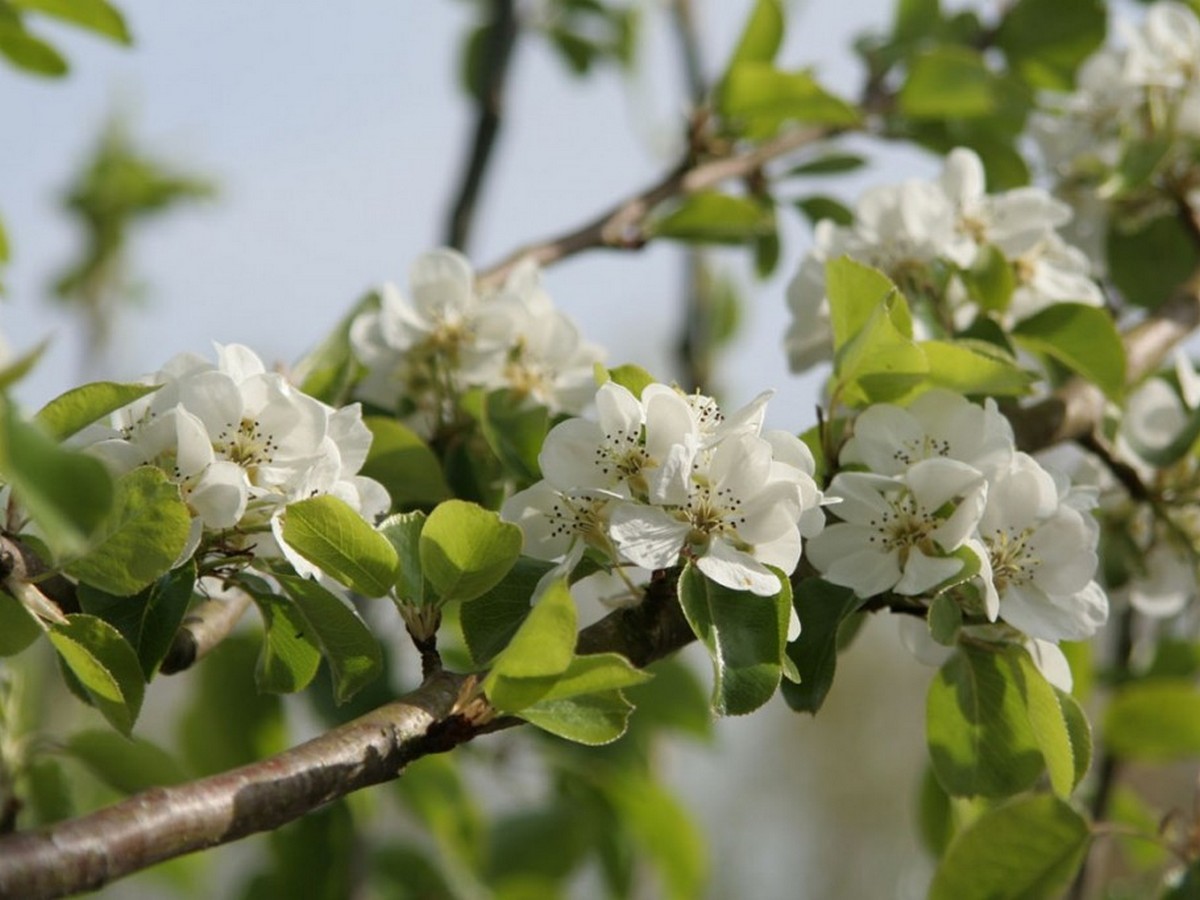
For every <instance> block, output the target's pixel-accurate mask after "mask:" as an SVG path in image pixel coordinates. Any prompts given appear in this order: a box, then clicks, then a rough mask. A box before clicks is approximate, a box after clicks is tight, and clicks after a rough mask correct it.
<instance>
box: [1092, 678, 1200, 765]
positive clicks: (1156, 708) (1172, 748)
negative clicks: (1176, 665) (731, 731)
mask: <svg viewBox="0 0 1200 900" xmlns="http://www.w3.org/2000/svg"><path fill="white" fill-rule="evenodd" d="M1103 734H1104V740H1105V741H1106V742H1107V744H1108V748H1109V750H1111V751H1112V752H1113V753H1115V754H1116V755H1117V756H1120V757H1123V758H1126V759H1144V760H1152V761H1158V762H1167V761H1170V760H1176V759H1186V758H1190V757H1195V756H1200V690H1197V689H1196V686H1195V684H1193V683H1192V681H1191V679H1179V678H1155V679H1151V680H1147V681H1141V682H1135V683H1133V684H1130V685H1126V686H1125V687H1123V688H1121V690H1119V691H1118V692H1117V693H1116V695H1115V696H1114V697H1113V699H1112V702H1111V703H1110V704H1109V705H1108V709H1107V710H1106V712H1105V715H1104V730H1103Z"/></svg>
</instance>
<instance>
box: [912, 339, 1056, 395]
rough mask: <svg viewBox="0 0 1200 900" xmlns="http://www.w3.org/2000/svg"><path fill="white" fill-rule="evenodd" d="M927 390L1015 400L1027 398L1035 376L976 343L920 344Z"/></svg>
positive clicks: (932, 342) (1009, 359)
mask: <svg viewBox="0 0 1200 900" xmlns="http://www.w3.org/2000/svg"><path fill="white" fill-rule="evenodd" d="M919 346H920V348H921V350H922V351H924V353H925V359H926V361H927V362H928V363H929V374H928V375H927V379H928V386H929V387H943V388H946V389H947V390H951V391H954V392H955V393H958V394H987V395H990V396H993V397H1014V396H1021V395H1024V394H1028V393H1029V391H1030V387H1031V385H1032V384H1033V383H1034V381H1036V378H1035V376H1034V375H1033V374H1032V373H1030V372H1027V371H1025V370H1024V369H1022V368H1021V367H1020V366H1019V365H1017V362H1016V360H1015V359H1013V358H1012V357H1010V356H1008V355H1007V354H1005V353H1004V352H1003V351H1001V350H999V349H998V348H997V349H995V350H992V349H990V348H989V347H988V346H987V345H984V344H983V343H982V342H979V341H961V340H959V341H954V342H953V343H951V342H950V341H922V342H921V343H920V344H919Z"/></svg>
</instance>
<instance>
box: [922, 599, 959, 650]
mask: <svg viewBox="0 0 1200 900" xmlns="http://www.w3.org/2000/svg"><path fill="white" fill-rule="evenodd" d="M962 625H963V611H962V607H961V606H959V605H958V601H957V600H955V599H954V597H952V596H951V595H950V594H947V593H941V594H938V595H937V596H936V597H934V598H933V603H931V604H930V605H929V635H930V637H932V638H933V639H934V640H935V641H937V642H938V643H939V644H941V645H942V646H943V647H954V646H956V645H957V643H958V632H959V630H960V629H961V628H962Z"/></svg>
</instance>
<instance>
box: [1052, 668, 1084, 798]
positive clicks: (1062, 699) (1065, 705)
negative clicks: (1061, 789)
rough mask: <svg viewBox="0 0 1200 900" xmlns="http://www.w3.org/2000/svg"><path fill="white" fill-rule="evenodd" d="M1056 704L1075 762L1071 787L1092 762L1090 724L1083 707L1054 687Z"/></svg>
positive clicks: (1078, 780) (1074, 785)
mask: <svg viewBox="0 0 1200 900" xmlns="http://www.w3.org/2000/svg"><path fill="white" fill-rule="evenodd" d="M1054 695H1055V696H1056V697H1057V698H1058V705H1059V706H1060V707H1061V709H1062V716H1063V721H1064V722H1066V724H1067V736H1068V738H1069V739H1070V741H1071V759H1072V762H1074V764H1075V772H1074V781H1073V783H1072V785H1071V786H1072V788H1075V787H1078V786H1079V782H1081V781H1083V777H1084V776H1085V775H1087V773H1088V768H1089V767H1090V766H1091V764H1092V726H1091V724H1090V723H1089V722H1088V720H1087V716H1086V715H1084V712H1083V707H1082V706H1080V705H1079V703H1078V702H1077V701H1076V700H1075V698H1074V697H1072V696H1071V695H1070V694H1068V693H1066V692H1065V691H1061V690H1059V689H1058V688H1055V689H1054Z"/></svg>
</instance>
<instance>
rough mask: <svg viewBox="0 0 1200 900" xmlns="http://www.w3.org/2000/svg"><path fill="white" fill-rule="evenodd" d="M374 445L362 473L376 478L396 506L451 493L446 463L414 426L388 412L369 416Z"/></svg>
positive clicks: (434, 500)
mask: <svg viewBox="0 0 1200 900" xmlns="http://www.w3.org/2000/svg"><path fill="white" fill-rule="evenodd" d="M363 424H365V425H366V426H367V428H369V429H371V435H372V440H371V449H370V451H369V452H368V453H367V460H366V462H364V463H363V467H362V472H361V474H362V475H365V476H366V477H367V478H374V479H375V480H376V481H378V482H379V483H380V484H382V485H383V486H384V487H385V488H387V492H388V493H389V494H390V495H391V497H392V506H393V507H396V506H426V505H432V504H434V503H438V502H440V501H442V500H445V499H446V498H448V497H450V496H451V493H450V488H449V487H448V486H447V485H446V478H445V476H444V475H442V465H441V463H440V462H438V458H437V457H436V456H434V454H433V451H432V450H430V449H429V446H428V445H427V444H426V443H425V442H424V441H423V440H421V438H420V437H419V436H418V435H417V434H416V433H415V432H414V431H412V430H411V429H409V428H407V427H405V426H404V425H401V424H400V423H399V422H397V421H396V420H395V419H389V418H387V417H385V416H367V417H365V418H364V419H363Z"/></svg>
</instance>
